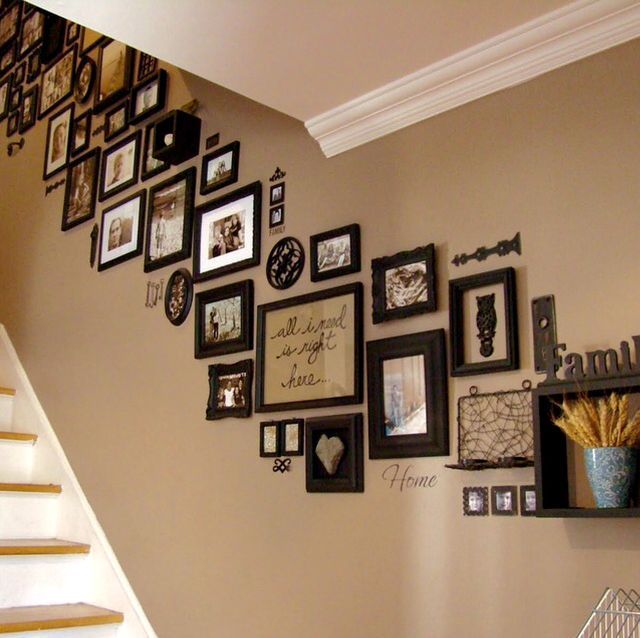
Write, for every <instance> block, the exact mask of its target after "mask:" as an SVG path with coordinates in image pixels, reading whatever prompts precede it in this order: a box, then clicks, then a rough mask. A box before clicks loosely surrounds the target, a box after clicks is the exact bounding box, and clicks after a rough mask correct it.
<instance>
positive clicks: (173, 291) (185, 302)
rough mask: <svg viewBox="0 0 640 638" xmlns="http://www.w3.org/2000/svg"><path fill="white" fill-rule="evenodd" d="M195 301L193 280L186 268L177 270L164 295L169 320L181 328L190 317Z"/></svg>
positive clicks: (165, 309)
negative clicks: (192, 304) (192, 303)
mask: <svg viewBox="0 0 640 638" xmlns="http://www.w3.org/2000/svg"><path fill="white" fill-rule="evenodd" d="M192 301H193V280H192V278H191V273H190V272H189V271H188V270H187V269H186V268H180V269H178V270H176V271H175V272H174V273H173V274H172V275H171V277H169V281H168V282H167V289H166V291H165V294H164V312H165V314H166V315H167V319H168V320H169V321H170V322H171V323H172V324H173V325H174V326H179V325H180V324H181V323H183V322H184V320H185V319H186V318H187V317H188V315H189V310H191V302H192Z"/></svg>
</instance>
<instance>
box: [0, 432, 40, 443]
mask: <svg viewBox="0 0 640 638" xmlns="http://www.w3.org/2000/svg"><path fill="white" fill-rule="evenodd" d="M37 440H38V435H37V434H27V433H26V432H0V441H31V442H33V443H35V442H36V441H37Z"/></svg>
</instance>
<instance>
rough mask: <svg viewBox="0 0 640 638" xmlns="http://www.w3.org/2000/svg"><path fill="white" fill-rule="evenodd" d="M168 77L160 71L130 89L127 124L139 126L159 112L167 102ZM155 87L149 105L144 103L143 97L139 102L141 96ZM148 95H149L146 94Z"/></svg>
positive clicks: (162, 70)
mask: <svg viewBox="0 0 640 638" xmlns="http://www.w3.org/2000/svg"><path fill="white" fill-rule="evenodd" d="M168 83H169V75H168V73H167V72H166V71H165V70H164V69H160V71H158V72H157V73H156V74H155V75H153V76H152V77H148V78H146V79H145V80H143V81H142V82H140V83H139V84H137V85H136V86H134V87H133V88H132V89H131V99H130V100H129V114H128V115H129V122H130V123H131V124H139V123H140V122H142V121H143V120H146V119H147V118H149V117H151V116H152V115H153V114H154V113H158V112H159V111H161V110H162V109H163V108H164V107H165V104H166V101H167V84H168ZM153 87H155V98H154V100H153V101H151V102H150V103H149V104H145V103H144V97H142V99H141V100H140V99H139V98H140V96H141V94H143V93H144V92H145V91H148V90H150V89H152V88H153ZM148 95H151V94H150V93H148Z"/></svg>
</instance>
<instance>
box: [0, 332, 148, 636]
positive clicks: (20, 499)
mask: <svg viewBox="0 0 640 638" xmlns="http://www.w3.org/2000/svg"><path fill="white" fill-rule="evenodd" d="M113 610H118V611H113ZM32 635H33V636H36V635H37V636H38V638H107V637H110V638H157V637H156V634H155V632H154V631H153V629H152V628H151V625H150V624H149V622H148V620H147V618H146V616H145V614H144V612H143V611H142V608H141V607H140V604H139V602H138V600H137V599H136V597H135V594H134V593H133V591H132V589H131V587H130V585H129V583H128V581H127V579H126V577H125V576H124V573H123V572H122V569H121V568H120V566H119V564H118V562H117V559H116V558H115V555H114V554H113V551H112V549H111V547H110V546H109V543H108V542H107V540H106V538H105V535H104V532H103V531H102V528H101V527H100V525H99V524H98V522H97V520H96V518H95V515H94V514H93V511H92V510H91V508H90V506H89V504H88V502H87V500H86V498H85V496H84V494H83V493H82V490H81V489H80V486H79V485H78V482H77V479H76V478H75V475H74V474H73V471H72V470H71V467H70V466H69V463H68V461H67V459H66V457H65V455H64V453H63V451H62V449H61V447H60V444H59V442H58V440H57V438H56V436H55V434H54V432H53V430H52V428H51V425H50V424H49V422H48V420H47V417H46V415H45V414H44V411H43V410H42V407H41V406H40V404H39V402H38V400H37V398H36V396H35V394H34V392H33V388H32V387H31V385H30V383H29V381H28V379H27V376H26V374H25V372H24V369H23V368H22V366H21V365H20V362H19V361H18V358H17V355H16V353H15V350H14V349H13V346H12V345H11V343H10V341H9V338H8V335H7V333H6V331H5V329H4V327H3V326H2V325H1V324H0V637H1V638H5V636H6V637H7V638H9V637H15V638H18V637H21V638H29V637H30V636H32Z"/></svg>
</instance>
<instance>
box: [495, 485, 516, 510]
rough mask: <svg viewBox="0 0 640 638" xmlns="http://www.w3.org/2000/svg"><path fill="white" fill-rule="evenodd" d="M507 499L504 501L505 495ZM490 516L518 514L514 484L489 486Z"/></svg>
mask: <svg viewBox="0 0 640 638" xmlns="http://www.w3.org/2000/svg"><path fill="white" fill-rule="evenodd" d="M506 495H508V496H509V501H507V502H505V501H504V500H503V499H504V498H505V496H506ZM491 514H492V516H516V515H517V514H518V489H517V488H516V486H515V485H494V486H492V487H491Z"/></svg>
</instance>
